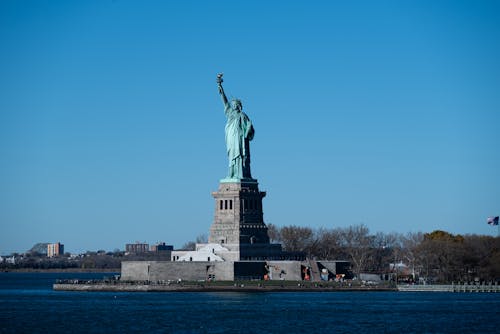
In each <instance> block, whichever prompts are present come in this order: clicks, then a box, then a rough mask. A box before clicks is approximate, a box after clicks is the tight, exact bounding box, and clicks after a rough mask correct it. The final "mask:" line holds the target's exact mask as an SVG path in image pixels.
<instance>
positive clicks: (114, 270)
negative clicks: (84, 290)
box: [0, 268, 121, 274]
mask: <svg viewBox="0 0 500 334" xmlns="http://www.w3.org/2000/svg"><path fill="white" fill-rule="evenodd" d="M120 270H121V269H120V268H107V269H100V268H64V269H62V268H51V269H34V268H16V269H2V270H0V272H2V273H83V274H86V273H88V274H92V273H119V272H120Z"/></svg>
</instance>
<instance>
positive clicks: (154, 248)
mask: <svg viewBox="0 0 500 334" xmlns="http://www.w3.org/2000/svg"><path fill="white" fill-rule="evenodd" d="M173 250H174V246H172V245H166V244H165V243H164V242H159V243H157V244H156V245H151V251H152V252H154V253H160V252H167V251H173Z"/></svg>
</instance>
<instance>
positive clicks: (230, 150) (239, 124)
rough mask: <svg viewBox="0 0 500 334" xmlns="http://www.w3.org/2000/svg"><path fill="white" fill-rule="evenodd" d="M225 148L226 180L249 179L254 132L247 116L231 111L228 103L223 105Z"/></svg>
mask: <svg viewBox="0 0 500 334" xmlns="http://www.w3.org/2000/svg"><path fill="white" fill-rule="evenodd" d="M224 111H225V114H226V117H227V123H226V129H225V130H226V147H227V156H228V159H229V173H228V178H231V179H242V178H251V174H250V145H249V141H250V140H252V139H253V135H254V133H255V130H254V128H253V125H252V122H251V121H250V119H249V118H248V116H247V115H246V114H245V113H244V112H242V111H240V112H238V111H237V110H235V109H233V108H232V107H231V105H230V104H229V103H226V105H225V110H224Z"/></svg>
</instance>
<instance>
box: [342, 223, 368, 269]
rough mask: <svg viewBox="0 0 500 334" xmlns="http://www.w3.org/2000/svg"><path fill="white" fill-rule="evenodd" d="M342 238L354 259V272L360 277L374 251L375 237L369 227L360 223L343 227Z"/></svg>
mask: <svg viewBox="0 0 500 334" xmlns="http://www.w3.org/2000/svg"><path fill="white" fill-rule="evenodd" d="M341 240H342V246H343V247H344V249H345V251H346V253H347V254H348V255H349V257H350V259H351V261H352V262H351V263H352V265H353V267H354V268H353V269H354V272H355V273H356V276H357V277H358V278H359V276H360V274H361V271H363V270H364V269H365V266H366V264H367V262H368V258H369V256H370V254H371V252H372V246H373V237H372V236H370V235H369V230H368V227H366V226H365V225H363V224H360V225H354V226H349V227H347V228H345V229H343V230H342V233H341Z"/></svg>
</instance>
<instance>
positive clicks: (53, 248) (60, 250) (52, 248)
mask: <svg viewBox="0 0 500 334" xmlns="http://www.w3.org/2000/svg"><path fill="white" fill-rule="evenodd" d="M63 254H64V245H63V244H61V243H60V242H56V243H55V244H48V245H47V257H54V256H60V255H63Z"/></svg>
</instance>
